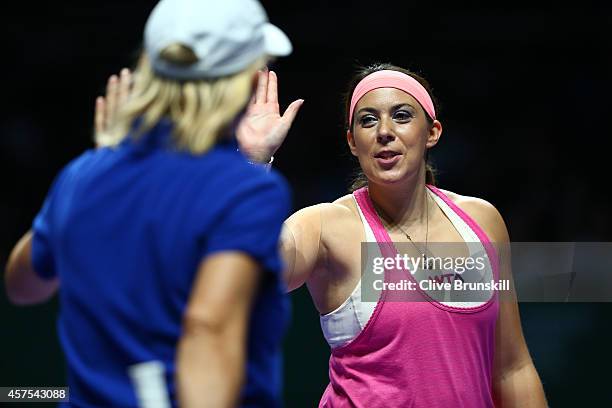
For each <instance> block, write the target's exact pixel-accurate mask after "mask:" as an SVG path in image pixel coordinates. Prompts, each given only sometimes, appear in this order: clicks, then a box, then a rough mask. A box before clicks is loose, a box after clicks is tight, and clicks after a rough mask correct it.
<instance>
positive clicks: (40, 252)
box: [32, 168, 66, 279]
mask: <svg viewBox="0 0 612 408" xmlns="http://www.w3.org/2000/svg"><path fill="white" fill-rule="evenodd" d="M65 172H66V168H64V170H62V171H61V172H60V173H59V175H58V176H57V177H56V178H55V180H54V181H53V184H52V185H51V188H50V189H49V192H48V193H47V197H46V198H45V202H44V204H43V206H42V208H41V210H40V211H39V212H38V214H37V215H36V217H35V218H34V222H33V223H32V233H33V234H32V266H33V267H34V271H35V272H36V273H37V274H38V275H39V276H40V277H41V278H43V279H52V278H54V277H55V276H56V274H57V271H56V270H55V262H54V260H53V251H52V245H51V243H52V225H53V221H52V212H53V211H52V207H53V205H54V204H55V200H56V199H55V195H56V194H57V190H58V189H59V185H60V184H61V182H62V179H63V178H64V174H65Z"/></svg>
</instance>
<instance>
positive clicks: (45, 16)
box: [0, 0, 612, 407]
mask: <svg viewBox="0 0 612 408" xmlns="http://www.w3.org/2000/svg"><path fill="white" fill-rule="evenodd" d="M221 1H222V0H221ZM424 3H425V2H424ZM427 3H429V2H427ZM456 3H457V4H454V5H446V4H444V3H440V2H431V4H429V5H427V6H424V5H422V4H423V3H417V2H406V1H397V0H395V1H387V0H378V1H351V2H347V1H334V2H324V1H308V2H307V1H287V2H264V6H265V7H266V9H267V10H268V14H269V16H270V19H271V21H272V22H274V23H275V24H277V25H278V26H280V27H281V28H282V29H283V30H284V31H285V32H286V33H287V34H288V35H289V37H290V38H291V39H292V41H293V44H294V48H295V51H294V53H293V55H291V56H290V57H288V58H284V59H281V60H279V61H277V62H276V63H274V69H275V70H276V71H277V72H278V74H279V81H280V98H281V109H284V108H285V107H286V106H287V105H288V103H289V102H291V101H292V100H294V99H297V98H303V99H305V104H304V106H303V107H302V110H301V112H300V114H299V116H298V118H297V120H296V122H295V124H294V126H293V128H292V130H291V132H290V134H289V137H288V139H287V141H286V143H285V144H284V145H283V146H282V147H281V149H280V150H279V151H278V152H277V154H276V156H275V162H274V165H275V167H276V168H277V169H278V170H280V171H281V172H282V173H283V174H284V175H285V176H286V177H287V179H288V180H289V182H290V184H291V185H292V187H293V192H294V206H295V209H296V210H297V209H300V208H303V207H304V206H307V205H312V204H315V203H319V202H323V201H331V200H334V199H335V198H337V197H339V196H341V195H343V194H345V192H346V189H347V186H348V184H349V181H350V179H351V174H352V173H353V172H354V170H355V168H356V162H355V161H354V160H353V159H352V158H351V156H350V155H349V154H348V151H347V149H346V146H345V139H344V131H343V118H342V112H343V105H342V95H343V92H344V91H345V87H346V84H347V83H348V81H349V79H350V77H351V75H352V73H353V72H354V70H355V68H356V66H357V64H368V63H372V62H376V61H383V62H392V63H394V64H396V65H400V66H403V67H406V68H411V69H413V70H415V71H417V72H419V73H421V74H423V75H424V76H425V77H426V78H427V79H428V80H429V82H430V83H431V84H432V86H433V89H434V94H435V96H436V97H437V98H438V100H439V101H440V102H441V105H442V110H441V112H440V115H439V117H440V119H441V121H442V123H443V125H444V134H443V136H442V139H441V142H440V143H439V145H438V146H437V147H436V148H435V149H434V150H433V152H432V155H431V156H432V157H433V160H434V163H435V164H436V166H437V168H438V170H439V185H440V186H441V187H442V188H445V189H449V190H452V191H455V192H458V193H460V194H465V195H473V196H477V197H481V198H484V199H486V200H488V201H490V202H491V203H493V204H494V205H495V206H496V207H497V208H498V209H499V211H500V212H501V214H502V215H503V216H504V218H505V220H506V223H507V225H508V228H509V231H510V236H511V238H512V240H513V241H611V236H612V221H611V217H610V216H609V209H610V200H609V193H608V190H609V188H610V182H609V180H610V170H609V162H610V155H609V150H608V147H607V146H609V143H608V141H609V140H608V139H609V138H610V130H609V125H608V120H609V116H610V115H609V105H610V103H609V101H610V98H609V95H610V91H611V85H612V81H611V80H610V68H611V64H610V59H609V56H610V52H611V48H612V47H611V42H612V41H611V39H612V37H611V35H612V32H611V31H612V30H611V28H610V27H611V23H612V13H611V12H612V7H611V6H610V5H609V3H607V2H603V1H602V2H588V1H580V2H573V3H571V4H568V5H567V6H561V5H559V4H557V3H553V2H551V3H547V4H544V3H542V4H532V3H520V2H512V3H508V4H505V5H499V4H498V5H496V6H492V5H488V6H482V5H474V4H466V3H463V2H456ZM153 5H154V2H152V1H129V2H127V1H115V0H113V1H104V2H102V1H87V2H76V1H64V2H61V3H56V2H47V3H41V4H40V5H33V4H31V3H26V2H23V5H19V4H17V5H14V4H13V5H12V6H11V9H10V10H4V11H3V13H2V24H0V34H1V36H0V38H2V43H3V47H2V54H3V58H2V63H1V66H2V76H1V77H0V78H1V80H2V87H1V88H0V89H1V90H2V101H3V103H2V109H1V110H0V182H1V183H2V190H1V191H2V193H1V194H2V200H0V222H1V225H2V228H1V234H0V261H1V262H2V263H4V262H5V261H6V258H7V256H8V254H9V251H10V249H11V248H12V245H13V244H14V243H15V242H16V241H17V239H18V238H19V237H20V236H21V235H22V234H23V233H24V232H25V231H26V230H27V229H28V228H29V226H30V223H31V221H32V218H33V216H34V215H35V214H36V212H37V211H38V209H39V207H40V205H41V204H42V201H43V198H44V196H45V194H46V191H47V189H48V187H49V185H50V182H51V181H52V179H53V177H54V176H55V174H56V173H57V172H58V171H59V169H60V168H61V167H62V166H63V165H65V164H66V163H67V162H68V161H69V160H70V159H71V158H73V157H75V156H77V155H78V154H80V153H81V152H82V151H83V150H84V149H87V148H90V147H91V146H92V142H91V140H92V120H93V106H94V99H95V97H96V96H97V95H100V94H101V93H102V92H103V88H104V84H105V81H106V79H107V77H108V76H109V75H110V74H112V73H116V72H118V71H119V70H120V69H121V68H122V67H124V66H132V65H133V63H134V61H135V58H136V56H137V52H138V49H139V47H140V41H141V35H142V28H143V26H144V22H145V20H146V17H147V15H148V13H149V11H150V10H151V8H152V7H153ZM5 7H6V6H5ZM292 301H293V304H294V310H293V322H292V326H291V329H290V331H289V334H288V338H287V341H286V364H285V367H286V376H285V378H286V386H285V396H286V402H287V406H289V407H302V406H303V407H312V406H315V405H316V403H317V401H318V399H319V397H320V395H321V394H322V392H323V389H324V387H325V386H326V384H327V360H328V356H329V351H328V348H327V346H326V343H325V341H324V339H323V337H322V334H321V332H320V327H319V322H318V316H317V313H316V311H315V309H314V307H313V306H312V303H311V301H310V298H309V296H308V293H307V291H306V290H305V289H300V290H298V291H297V292H296V293H294V294H293V295H292ZM520 308H521V314H522V320H523V329H524V332H525V337H526V339H527V343H528V346H529V348H530V352H531V354H532V357H533V359H534V361H535V364H536V367H537V369H538V371H539V373H540V376H541V377H542V381H543V383H544V388H545V390H546V393H547V397H548V400H549V403H550V405H551V406H552V407H570V406H588V405H591V404H595V403H597V404H598V405H599V406H606V405H608V406H612V391H610V385H609V384H608V379H607V378H608V376H609V367H610V363H612V357H610V354H611V353H610V351H609V350H610V345H611V344H612V331H611V329H610V328H609V326H610V325H609V322H610V316H611V314H610V311H611V310H612V309H611V307H610V305H609V304H605V303H599V304H595V303H592V304H589V303H581V304H577V303H569V304H550V303H549V304H535V303H529V304H521V305H520ZM56 310H57V303H56V301H53V302H51V303H50V304H47V305H43V306H35V307H26V308H17V307H14V306H11V305H9V304H8V302H7V300H6V297H5V296H3V295H0V313H1V314H0V318H1V319H2V330H1V332H0V333H1V338H2V343H1V345H2V351H1V352H0V353H1V357H0V386H10V385H32V386H36V385H64V384H65V380H64V372H63V370H64V366H63V361H62V355H61V351H60V349H59V346H58V343H57V340H56V337H55V323H54V315H55V312H56ZM606 403H607V404H606Z"/></svg>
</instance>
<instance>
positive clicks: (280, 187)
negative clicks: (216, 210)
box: [203, 174, 291, 274]
mask: <svg viewBox="0 0 612 408" xmlns="http://www.w3.org/2000/svg"><path fill="white" fill-rule="evenodd" d="M241 184H244V183H241ZM232 187H234V188H237V189H238V192H237V193H236V194H233V195H232V197H233V198H232V202H231V203H229V205H228V206H227V208H226V209H225V210H224V211H223V214H222V216H221V218H220V219H219V221H218V222H217V223H216V224H215V226H214V228H213V229H212V231H211V233H210V234H209V236H208V237H207V240H206V241H207V245H206V248H205V251H204V254H203V255H204V256H206V255H209V254H211V253H213V252H219V251H241V252H244V253H246V254H248V255H250V256H252V257H253V258H254V259H255V260H256V261H258V262H259V263H260V264H261V266H262V267H263V269H264V270H266V271H270V272H273V273H276V274H278V273H280V272H281V271H282V261H281V259H280V253H279V242H278V240H279V236H280V231H281V228H282V224H283V222H284V221H285V219H286V218H287V216H288V215H289V210H290V202H291V200H290V193H289V189H288V187H287V185H286V184H285V182H284V180H282V179H281V178H280V177H278V176H276V175H275V174H268V175H267V177H265V178H263V179H258V180H256V181H252V182H249V183H247V186H244V185H243V186H232Z"/></svg>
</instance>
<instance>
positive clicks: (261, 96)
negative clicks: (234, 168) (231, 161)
mask: <svg viewBox="0 0 612 408" xmlns="http://www.w3.org/2000/svg"><path fill="white" fill-rule="evenodd" d="M302 103H304V100H302V99H298V100H296V101H293V102H292V103H291V104H290V105H289V106H288V107H287V109H286V110H285V113H284V114H283V116H281V115H280V108H279V105H278V78H277V76H276V73H275V72H274V71H269V72H268V71H260V72H259V73H258V78H257V90H256V91H255V94H254V95H253V97H252V98H251V101H250V103H249V106H248V108H247V111H246V113H245V115H244V117H243V119H242V120H241V122H240V125H239V126H238V129H237V130H236V138H237V139H238V144H239V145H240V150H241V151H243V152H244V153H245V154H246V155H247V156H248V157H249V158H250V159H251V160H253V161H257V162H262V163H267V162H268V161H269V160H270V157H272V155H273V154H274V153H275V152H276V150H277V149H278V148H279V147H280V146H281V144H283V141H284V140H285V137H286V136H287V133H288V132H289V129H290V128H291V124H292V123H293V120H294V119H295V116H296V115H297V113H298V111H299V109H300V107H301V106H302Z"/></svg>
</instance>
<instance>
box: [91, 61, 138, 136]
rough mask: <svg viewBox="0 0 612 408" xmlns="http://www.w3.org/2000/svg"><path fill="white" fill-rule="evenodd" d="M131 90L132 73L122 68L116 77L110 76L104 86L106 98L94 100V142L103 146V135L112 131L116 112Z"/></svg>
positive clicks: (100, 97) (99, 97) (101, 97)
mask: <svg viewBox="0 0 612 408" xmlns="http://www.w3.org/2000/svg"><path fill="white" fill-rule="evenodd" d="M131 88H132V73H131V72H130V70H129V69H127V68H123V69H122V70H121V72H120V73H119V76H117V75H111V76H110V78H109V79H108V82H107V84H106V96H105V97H104V96H98V97H97V98H96V108H95V115H94V128H95V141H96V144H97V145H98V146H100V144H103V140H104V133H105V132H107V131H109V130H110V129H112V127H113V126H114V124H115V119H116V118H117V112H118V111H119V109H120V108H121V107H122V106H123V105H124V104H125V102H126V101H127V100H128V97H129V95H130V91H131Z"/></svg>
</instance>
